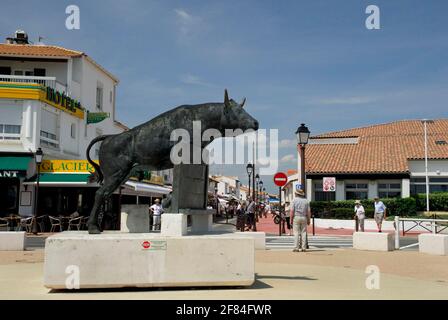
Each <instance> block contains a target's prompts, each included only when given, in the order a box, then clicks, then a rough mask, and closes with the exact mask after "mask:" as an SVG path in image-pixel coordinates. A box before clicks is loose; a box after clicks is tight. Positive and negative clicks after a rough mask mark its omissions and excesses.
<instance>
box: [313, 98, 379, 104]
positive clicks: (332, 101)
mask: <svg viewBox="0 0 448 320" xmlns="http://www.w3.org/2000/svg"><path fill="white" fill-rule="evenodd" d="M374 101H376V99H375V98H373V97H367V96H364V97H363V96H354V97H333V98H322V99H316V100H314V101H313V103H314V104H326V105H357V104H366V103H371V102H374Z"/></svg>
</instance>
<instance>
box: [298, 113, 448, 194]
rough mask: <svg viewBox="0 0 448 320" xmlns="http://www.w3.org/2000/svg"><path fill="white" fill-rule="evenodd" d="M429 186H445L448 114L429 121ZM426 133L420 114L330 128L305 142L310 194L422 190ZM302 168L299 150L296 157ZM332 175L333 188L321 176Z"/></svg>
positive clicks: (432, 189) (445, 188) (436, 188)
mask: <svg viewBox="0 0 448 320" xmlns="http://www.w3.org/2000/svg"><path fill="white" fill-rule="evenodd" d="M427 137H428V139H427V143H428V159H429V161H428V175H429V181H430V192H438V191H448V119H434V120H433V121H431V122H430V123H428V124H427ZM424 159H425V139H424V126H423V123H422V121H421V120H402V121H395V122H391V123H384V124H376V125H371V126H367V127H360V128H353V129H348V130H342V131H335V132H328V133H324V134H320V135H316V136H313V137H311V138H310V141H309V144H308V145H307V147H306V167H305V169H306V178H307V183H306V188H307V196H308V198H309V199H311V200H345V199H367V198H373V197H375V196H379V197H381V198H390V197H408V196H410V195H412V194H417V193H424V192H425V164H424V162H425V161H424ZM298 163H299V165H298V169H299V172H300V155H299V161H298ZM324 177H335V178H336V181H337V182H336V192H326V191H324V186H323V178H324Z"/></svg>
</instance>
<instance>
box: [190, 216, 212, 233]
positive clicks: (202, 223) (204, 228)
mask: <svg viewBox="0 0 448 320" xmlns="http://www.w3.org/2000/svg"><path fill="white" fill-rule="evenodd" d="M212 226H213V215H212V214H193V215H191V232H193V233H205V232H209V231H212V228H213V227H212Z"/></svg>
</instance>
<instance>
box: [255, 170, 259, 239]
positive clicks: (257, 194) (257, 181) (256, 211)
mask: <svg viewBox="0 0 448 320" xmlns="http://www.w3.org/2000/svg"><path fill="white" fill-rule="evenodd" d="M259 183H260V175H259V174H258V173H257V174H256V175H255V184H256V186H255V187H254V191H255V192H254V194H255V198H254V199H255V219H254V225H255V221H258V213H259V193H258V184H259ZM254 231H256V227H254Z"/></svg>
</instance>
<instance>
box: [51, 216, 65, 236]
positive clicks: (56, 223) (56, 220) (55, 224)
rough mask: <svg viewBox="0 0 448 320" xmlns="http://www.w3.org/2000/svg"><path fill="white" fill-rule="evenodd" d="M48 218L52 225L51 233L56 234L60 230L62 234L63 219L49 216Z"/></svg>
mask: <svg viewBox="0 0 448 320" xmlns="http://www.w3.org/2000/svg"><path fill="white" fill-rule="evenodd" d="M48 218H49V219H50V224H51V228H50V232H55V230H56V229H57V228H59V231H60V232H62V223H61V219H59V218H56V217H52V216H48Z"/></svg>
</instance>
